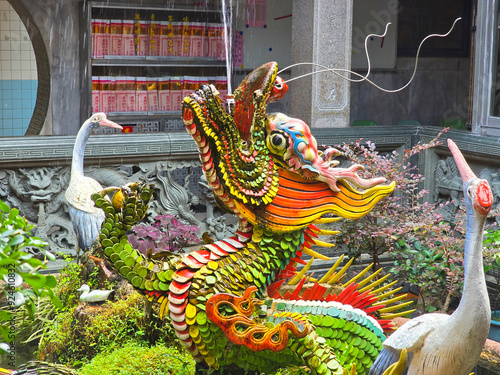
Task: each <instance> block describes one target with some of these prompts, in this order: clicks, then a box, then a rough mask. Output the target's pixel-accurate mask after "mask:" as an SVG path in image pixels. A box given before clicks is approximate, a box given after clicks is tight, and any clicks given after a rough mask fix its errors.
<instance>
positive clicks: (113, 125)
mask: <svg viewBox="0 0 500 375" xmlns="http://www.w3.org/2000/svg"><path fill="white" fill-rule="evenodd" d="M99 126H109V127H110V128H115V129H120V130H121V129H123V127H122V126H121V125H118V124H117V123H116V122H113V121H111V120H108V119H107V118H105V117H104V118H102V119H101V121H99Z"/></svg>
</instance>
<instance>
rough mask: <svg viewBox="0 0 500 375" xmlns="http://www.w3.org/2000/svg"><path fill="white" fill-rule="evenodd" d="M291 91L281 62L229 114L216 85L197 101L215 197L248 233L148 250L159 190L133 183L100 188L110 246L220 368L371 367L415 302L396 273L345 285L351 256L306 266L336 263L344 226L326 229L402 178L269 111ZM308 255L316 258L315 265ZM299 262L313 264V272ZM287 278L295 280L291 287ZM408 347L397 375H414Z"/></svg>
mask: <svg viewBox="0 0 500 375" xmlns="http://www.w3.org/2000/svg"><path fill="white" fill-rule="evenodd" d="M286 90H287V87H286V84H284V83H283V81H282V80H281V78H279V77H278V76H277V64H276V63H268V64H265V65H263V66H261V67H260V68H258V69H256V70H255V71H253V72H252V73H250V74H249V75H248V76H247V77H246V78H245V79H244V80H243V82H242V83H241V84H240V86H239V87H238V88H237V90H236V91H235V93H234V106H233V107H232V108H231V109H229V110H226V109H225V107H224V104H223V102H222V100H221V99H220V98H219V95H218V92H217V90H216V89H215V87H214V86H212V85H204V86H202V87H201V88H199V89H198V90H197V91H196V92H194V93H192V94H190V95H189V96H187V97H186V98H185V99H184V101H183V115H182V116H183V120H184V124H185V126H186V129H187V131H188V133H189V134H191V136H192V137H193V139H194V140H195V142H196V144H197V145H198V149H199V153H200V159H201V163H202V167H203V171H204V174H205V176H206V179H207V181H208V184H209V185H210V187H211V188H212V189H213V193H214V196H215V200H216V201H217V203H218V204H219V206H220V207H221V208H223V209H225V210H226V211H228V212H230V213H232V214H234V215H236V217H237V218H238V219H239V227H238V229H237V231H236V234H235V235H234V236H232V237H230V238H225V239H223V240H218V241H213V240H211V239H208V240H207V241H206V242H207V244H205V245H203V246H201V248H200V249H199V250H196V251H192V252H190V253H188V254H183V255H178V254H176V255H174V254H171V253H165V254H162V257H161V258H159V257H154V258H148V257H146V256H144V255H143V254H141V253H140V252H138V251H137V250H136V249H134V248H133V247H132V246H131V244H130V243H129V242H128V239H127V235H126V233H127V231H128V230H129V229H130V228H131V227H132V226H133V225H135V224H136V223H137V222H139V221H140V220H141V219H142V218H143V217H144V215H145V213H146V211H147V207H148V204H149V202H150V200H151V199H152V195H153V187H152V186H151V185H147V184H143V183H132V184H129V185H126V186H124V187H121V188H108V189H105V190H103V191H102V192H101V193H98V194H94V195H93V200H94V201H95V203H96V205H97V206H98V207H100V208H101V209H102V210H103V211H104V213H105V215H106V218H105V221H104V223H103V225H102V229H101V233H100V237H99V239H98V245H97V251H98V252H100V253H101V255H103V256H104V257H105V258H106V259H107V260H108V261H109V262H110V263H111V264H112V265H113V266H114V267H115V268H116V270H118V272H119V273H120V274H121V275H122V276H123V277H125V278H126V279H127V280H129V282H130V283H131V284H132V285H133V286H134V287H135V288H136V289H137V290H139V291H140V292H141V293H143V294H144V295H145V296H146V297H147V299H148V300H149V301H151V302H152V303H154V304H155V305H156V306H157V309H158V313H159V315H160V317H162V318H163V317H166V316H168V317H169V318H170V320H171V323H172V325H173V328H174V330H175V332H176V335H177V337H178V338H179V340H180V342H181V344H182V345H183V346H184V347H185V348H186V349H187V350H188V351H189V352H190V353H191V354H192V355H193V357H194V358H195V360H196V361H197V362H199V363H200V365H205V366H206V367H208V371H212V370H218V369H223V368H225V366H234V365H237V366H238V367H240V368H242V369H244V370H247V371H265V372H266V373H267V372H269V371H273V370H276V369H278V368H281V367H285V366H287V365H292V364H295V365H302V366H308V367H309V368H310V369H311V370H312V371H313V373H316V374H347V373H350V374H367V373H368V371H369V369H370V366H371V364H372V363H373V361H374V360H375V358H376V357H377V355H378V353H379V351H380V350H381V348H382V342H383V341H384V339H385V336H384V330H390V329H391V328H392V326H391V320H390V319H391V318H393V317H395V316H399V315H403V314H406V313H408V311H403V312H397V311H399V309H401V308H403V307H404V306H406V305H407V303H401V304H397V303H396V302H397V301H399V297H395V298H393V297H392V295H393V293H394V290H391V289H390V288H391V287H392V286H393V285H394V283H391V284H388V285H385V286H382V285H381V284H382V283H383V281H384V280H386V277H384V278H380V279H378V280H376V279H375V276H376V273H374V274H372V275H370V276H365V275H366V274H367V270H368V269H366V270H364V271H362V272H361V273H360V274H359V275H357V276H355V277H354V278H353V279H351V280H350V281H347V282H344V283H343V284H340V280H341V279H342V278H343V277H344V276H345V271H346V269H347V267H348V266H349V264H350V263H348V264H347V265H345V266H344V267H342V268H341V269H340V270H338V267H339V265H340V263H341V260H342V259H339V261H337V262H336V264H335V265H334V266H333V267H332V268H331V269H330V271H328V272H327V274H325V275H324V276H323V277H322V278H321V279H320V280H313V279H312V278H311V277H309V278H308V277H306V276H305V272H306V270H307V269H308V267H309V266H310V265H311V263H312V260H313V259H315V258H320V259H329V258H327V257H325V256H324V255H322V254H320V253H318V252H316V251H315V250H313V246H321V247H324V246H332V245H330V244H328V243H326V242H323V241H321V240H319V236H320V235H332V234H335V233H336V232H334V231H331V230H325V229H321V228H322V227H323V226H324V224H328V223H330V222H333V221H336V220H338V219H339V218H346V219H356V218H359V217H361V216H363V215H365V214H366V213H368V212H369V211H370V210H371V209H372V208H373V207H374V205H375V204H376V203H377V202H378V201H379V200H380V199H382V198H383V197H385V196H387V195H389V194H390V193H391V192H392V191H393V189H394V183H391V184H385V180H384V179H382V178H372V179H365V178H362V177H361V176H360V175H359V174H358V172H360V171H362V169H363V168H362V166H360V165H353V166H351V167H349V168H340V167H337V164H338V162H337V161H335V160H333V157H334V156H336V155H337V154H338V151H337V150H336V149H333V148H328V149H326V150H324V151H318V148H317V144H316V140H315V139H314V137H313V135H312V134H311V131H310V129H309V127H308V126H307V125H306V124H305V123H304V122H303V121H301V120H298V119H295V118H290V117H287V116H286V115H284V114H268V113H267V112H266V108H267V104H268V103H270V102H273V101H276V100H279V99H280V98H281V97H282V96H283V95H284V94H285V92H286ZM108 197H112V199H107V198H108ZM303 255H309V256H311V260H310V261H309V262H308V263H307V264H306V262H305V261H304V260H303V259H302V256H303ZM297 263H302V264H306V265H305V266H304V268H303V269H302V270H301V271H300V272H297V269H296V266H297ZM285 281H287V282H288V283H289V284H291V285H295V286H294V287H290V288H289V289H288V290H287V291H284V288H282V286H283V284H284V283H285ZM306 282H308V283H307V284H306ZM335 287H336V289H335ZM332 288H333V289H332ZM405 356H406V353H402V354H401V359H400V361H399V362H398V363H396V364H394V366H391V368H389V369H387V372H386V373H387V374H400V373H401V371H400V370H398V369H400V368H401V366H402V364H404V363H405V362H406V357H405ZM199 367H202V366H199ZM403 367H404V366H403Z"/></svg>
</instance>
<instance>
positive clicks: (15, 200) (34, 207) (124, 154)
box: [0, 126, 500, 270]
mask: <svg viewBox="0 0 500 375" xmlns="http://www.w3.org/2000/svg"><path fill="white" fill-rule="evenodd" d="M439 130H440V129H439V128H433V127H414V126H400V127H367V128H342V129H335V130H332V129H315V130H314V135H315V137H316V139H317V141H318V144H319V145H333V146H334V145H340V144H342V143H349V142H353V141H356V140H358V139H364V140H370V141H372V142H375V144H376V145H377V150H379V151H381V152H390V151H393V150H398V151H400V153H401V151H402V150H404V149H406V148H410V147H412V146H413V145H414V144H416V143H417V142H419V141H420V142H428V141H430V140H431V139H432V138H434V137H435V136H436V134H437V133H438V132H439ZM448 137H449V138H452V139H453V140H454V141H455V142H456V143H457V145H458V147H460V148H461V150H462V151H463V153H464V155H465V157H466V158H467V160H468V162H469V163H470V164H471V166H472V168H473V170H474V172H475V173H476V174H477V175H478V176H481V177H483V178H486V179H488V180H489V181H490V183H491V186H492V190H493V192H494V196H495V206H496V207H499V206H500V144H498V142H497V139H496V138H489V137H479V136H472V135H471V134H470V133H468V132H460V131H449V132H448V133H445V134H444V136H443V139H442V141H443V145H442V146H438V147H435V148H433V149H430V150H427V151H426V152H424V153H423V154H422V155H420V156H419V158H418V159H415V160H414V162H415V163H417V164H418V166H419V169H420V171H421V173H423V174H424V175H425V176H426V181H425V186H423V188H425V189H427V190H429V191H431V193H432V194H429V199H431V200H433V201H446V200H451V199H455V201H456V202H459V201H460V199H461V194H462V193H461V190H462V187H461V186H462V185H461V181H460V179H459V177H458V172H457V171H456V167H455V165H454V163H453V162H452V159H451V157H450V153H449V151H448V148H447V147H446V146H445V145H446V138H448ZM73 143H74V137H72V136H45V137H44V136H38V137H22V138H4V139H3V140H2V142H0V198H1V199H2V200H3V201H5V202H7V203H8V204H9V205H10V206H11V207H17V208H18V209H19V211H20V212H21V214H22V215H24V216H25V217H26V218H27V219H28V220H29V221H30V222H31V223H33V224H35V228H36V229H35V230H36V234H37V235H38V236H40V237H41V238H43V239H45V240H46V241H48V242H49V244H50V247H51V250H52V251H54V252H57V253H60V254H71V255H73V254H74V252H75V237H74V233H73V228H72V225H71V221H70V220H69V215H68V210H67V205H66V201H65V198H64V192H65V190H66V187H67V185H68V182H69V176H70V165H71V155H72V149H73ZM85 152H86V155H85V174H86V175H88V176H90V177H92V178H94V179H96V180H97V181H99V182H100V183H101V185H103V186H115V185H122V184H124V183H127V182H132V181H145V182H148V183H153V184H155V186H156V197H155V202H154V204H153V205H152V207H151V215H155V214H165V213H168V214H173V215H175V216H177V217H178V218H179V219H181V220H183V221H184V222H186V223H189V224H191V225H196V226H198V227H199V228H200V235H201V233H204V232H209V234H210V235H211V236H212V237H213V238H217V239H221V238H223V237H224V236H226V235H227V234H228V233H231V232H232V231H233V230H234V229H235V228H234V225H235V220H234V218H231V217H228V216H227V215H226V216H224V215H223V214H222V212H221V211H220V210H218V208H217V207H216V204H215V202H214V201H213V197H212V194H211V191H210V189H209V188H208V186H207V184H206V181H205V180H204V177H203V175H202V171H201V167H200V164H199V158H198V151H197V149H196V146H195V143H194V142H193V141H192V139H191V138H190V137H189V135H188V134H186V133H183V132H182V133H144V134H107V135H93V136H91V137H90V140H89V142H88V144H87V147H86V150H85ZM457 208H458V203H457V204H456V205H452V206H449V207H448V209H447V210H448V211H446V212H443V214H445V215H448V217H449V218H451V217H452V215H453V214H454V212H455V211H456V209H457ZM61 257H62V255H61ZM61 264H62V262H59V263H58V262H56V263H54V264H52V265H51V270H53V269H57V268H58V267H60V266H61Z"/></svg>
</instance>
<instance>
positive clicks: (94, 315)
mask: <svg viewBox="0 0 500 375" xmlns="http://www.w3.org/2000/svg"><path fill="white" fill-rule="evenodd" d="M144 301H145V300H144V297H143V296H142V295H140V294H139V293H136V292H134V293H132V294H131V295H129V296H128V297H127V298H126V299H121V300H118V301H116V302H110V301H108V302H106V303H105V304H103V305H99V306H91V305H86V304H81V305H78V306H75V307H72V308H70V309H65V310H60V311H58V313H57V315H56V316H55V318H54V320H53V321H52V322H50V324H49V325H48V329H47V330H46V331H47V333H46V334H45V336H44V337H43V338H42V341H41V343H40V345H39V350H38V357H39V359H41V360H45V361H49V362H59V363H63V364H69V365H71V366H73V365H74V364H75V363H86V362H88V361H90V360H91V359H92V358H93V357H95V356H96V355H97V354H99V353H109V352H111V351H113V350H115V349H117V348H120V347H122V346H123V345H125V344H127V343H130V342H133V343H137V344H141V345H149V344H157V343H165V342H166V341H169V343H170V342H174V340H175V339H174V334H173V332H171V331H170V328H169V326H168V325H167V324H165V323H164V322H163V321H160V320H159V319H158V318H157V317H156V316H155V315H153V316H151V317H149V318H148V319H145V317H144V313H143V311H144V307H145V302H144Z"/></svg>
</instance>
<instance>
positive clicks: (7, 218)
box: [0, 201, 62, 350]
mask: <svg viewBox="0 0 500 375" xmlns="http://www.w3.org/2000/svg"><path fill="white" fill-rule="evenodd" d="M32 229H33V225H31V224H29V223H28V221H27V220H26V219H25V218H24V217H22V216H20V215H19V210H17V209H15V208H13V209H10V208H9V206H8V205H7V204H5V203H4V202H2V201H0V279H3V280H4V281H5V283H2V284H0V295H5V301H4V302H3V303H4V304H5V305H6V306H7V307H8V308H7V309H3V310H0V336H1V338H2V340H3V341H5V342H4V343H1V342H0V349H4V350H8V349H9V345H8V344H11V345H12V344H13V343H14V340H15V337H16V328H17V327H16V319H15V314H16V311H17V308H18V307H19V306H21V305H24V306H25V307H26V311H27V313H28V315H29V317H30V318H33V316H34V313H35V311H36V309H37V304H36V301H37V299H38V298H39V297H44V296H47V297H48V299H49V300H50V301H51V303H52V304H53V305H54V306H56V307H62V304H61V301H60V300H59V298H57V296H56V295H55V293H54V291H53V288H54V287H55V286H56V284H57V282H56V279H55V277H54V276H52V275H42V274H40V273H39V272H38V271H39V270H40V269H42V268H46V262H47V259H49V260H53V259H55V257H54V256H53V255H52V254H51V253H50V252H49V251H47V250H45V249H44V246H46V245H47V243H46V242H43V241H42V240H40V239H39V238H38V237H34V236H32V235H31V230H32ZM29 248H34V249H37V250H39V252H40V254H41V255H42V256H43V259H44V260H40V259H38V258H36V257H35V256H34V255H33V254H32V253H29V252H28V251H27V250H28V249H29Z"/></svg>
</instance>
